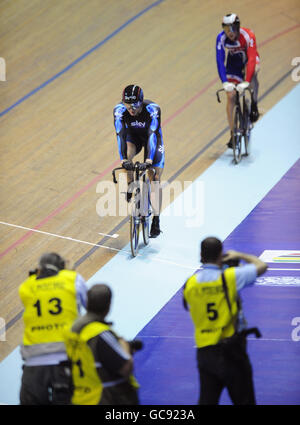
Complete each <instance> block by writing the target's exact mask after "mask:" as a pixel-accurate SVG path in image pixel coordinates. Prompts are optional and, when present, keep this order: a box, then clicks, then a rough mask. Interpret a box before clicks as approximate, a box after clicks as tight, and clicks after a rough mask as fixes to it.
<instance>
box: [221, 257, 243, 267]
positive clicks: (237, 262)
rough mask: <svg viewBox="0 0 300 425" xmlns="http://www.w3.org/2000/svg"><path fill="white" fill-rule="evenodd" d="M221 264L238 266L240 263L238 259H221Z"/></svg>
mask: <svg viewBox="0 0 300 425" xmlns="http://www.w3.org/2000/svg"><path fill="white" fill-rule="evenodd" d="M222 264H223V265H226V266H228V267H238V266H239V265H240V260H239V259H235V260H227V261H222Z"/></svg>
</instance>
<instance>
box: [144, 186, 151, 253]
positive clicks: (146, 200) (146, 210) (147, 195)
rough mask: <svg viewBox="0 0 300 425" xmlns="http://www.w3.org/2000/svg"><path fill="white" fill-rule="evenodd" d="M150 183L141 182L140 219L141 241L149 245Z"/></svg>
mask: <svg viewBox="0 0 300 425" xmlns="http://www.w3.org/2000/svg"><path fill="white" fill-rule="evenodd" d="M150 193H151V189H150V181H149V179H148V178H147V179H145V181H144V182H143V207H144V208H143V217H142V228H143V239H144V244H145V245H148V244H149V238H150V218H151V214H152V210H151V201H150Z"/></svg>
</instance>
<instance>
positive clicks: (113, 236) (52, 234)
mask: <svg viewBox="0 0 300 425" xmlns="http://www.w3.org/2000/svg"><path fill="white" fill-rule="evenodd" d="M0 224H3V225H4V226H10V227H16V228H18V229H22V230H29V231H30V232H35V233H41V234H42V235H47V236H53V237H55V238H60V239H66V240H68V241H72V242H78V243H83V244H85V245H91V246H98V247H99V248H104V249H108V250H110V251H115V252H121V253H124V254H126V255H128V254H131V252H130V251H125V250H124V249H118V248H112V247H110V246H105V245H100V244H97V243H92V242H87V241H83V240H81V239H75V238H71V237H70V236H62V235H57V234H56V233H49V232H44V231H42V230H37V229H31V228H30V227H25V226H19V225H18V224H12V223H6V222H5V221H0ZM99 235H105V236H110V237H111V238H117V237H118V236H119V235H117V234H114V235H107V234H104V233H99ZM137 256H138V257H143V254H138V255H137ZM153 260H154V261H159V262H161V263H168V264H172V265H174V266H177V267H183V268H186V269H189V270H193V271H195V270H197V269H200V268H201V267H200V266H199V265H198V264H196V265H185V264H180V263H176V262H174V261H172V260H169V259H165V258H159V257H153ZM268 270H283V271H299V269H280V268H269V269H268ZM277 286H279V285H277Z"/></svg>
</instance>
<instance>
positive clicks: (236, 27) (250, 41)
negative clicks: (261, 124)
mask: <svg viewBox="0 0 300 425" xmlns="http://www.w3.org/2000/svg"><path fill="white" fill-rule="evenodd" d="M222 27H223V31H221V32H220V33H219V34H218V36H217V42H216V59H217V67H218V72H219V76H220V79H221V81H222V83H223V88H224V90H225V91H226V92H227V107H226V111H227V118H228V123H229V127H230V130H231V134H232V130H233V117H232V112H233V107H234V103H235V91H234V89H235V87H236V88H237V90H238V91H239V93H243V91H244V90H245V89H246V88H248V87H250V88H251V89H252V90H253V102H252V105H251V111H250V119H251V121H252V122H255V121H257V120H258V117H259V113H258V109H257V97H258V87H259V84H258V79H257V72H258V71H259V67H260V59H259V54H258V51H257V49H256V39H255V35H254V33H253V32H252V31H251V30H250V29H247V28H241V27H240V20H239V17H238V16H237V15H236V14H235V13H229V14H228V15H226V16H224V17H223V20H222ZM226 49H227V50H228V54H227V59H226V65H225V56H226ZM227 146H228V147H230V148H231V147H232V139H231V138H230V140H229V143H228V144H227Z"/></svg>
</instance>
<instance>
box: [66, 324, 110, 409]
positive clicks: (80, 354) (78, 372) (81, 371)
mask: <svg viewBox="0 0 300 425" xmlns="http://www.w3.org/2000/svg"><path fill="white" fill-rule="evenodd" d="M109 329H110V328H109V326H108V325H106V324H104V323H101V322H91V323H89V324H88V325H86V326H84V327H83V328H82V329H81V331H80V332H79V333H76V332H72V330H69V331H66V332H65V334H64V337H65V346H66V351H67V355H68V357H69V359H70V360H71V362H72V381H73V386H74V389H73V396H72V404H80V405H95V404H99V402H100V399H101V395H102V391H103V386H102V382H101V379H100V377H99V374H98V371H97V367H96V364H95V359H94V355H93V352H92V350H91V348H90V347H89V345H88V341H89V340H90V339H92V338H94V337H95V336H97V335H100V334H101V333H102V332H104V331H106V330H109Z"/></svg>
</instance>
